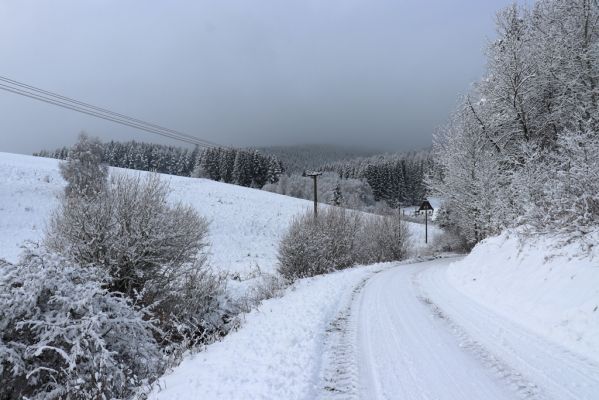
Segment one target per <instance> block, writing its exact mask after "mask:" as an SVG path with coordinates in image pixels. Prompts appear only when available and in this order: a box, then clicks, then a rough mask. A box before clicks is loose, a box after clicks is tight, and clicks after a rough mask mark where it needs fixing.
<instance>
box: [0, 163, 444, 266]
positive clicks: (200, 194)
mask: <svg viewBox="0 0 599 400" xmlns="http://www.w3.org/2000/svg"><path fill="white" fill-rule="evenodd" d="M58 163H59V161H58V160H54V159H49V158H41V157H33V156H25V155H20V154H10V153H1V152H0V258H4V259H6V260H8V261H13V262H14V261H16V260H17V258H18V255H19V253H20V246H21V245H22V244H23V242H24V241H26V240H40V239H41V238H42V237H43V230H44V227H45V224H46V221H47V220H48V217H49V216H50V214H51V212H52V210H53V209H54V208H55V207H56V206H57V205H58V196H59V195H60V193H61V191H62V190H63V188H64V185H65V182H64V180H63V179H62V177H61V176H60V173H59V170H58ZM110 171H111V173H115V172H121V173H129V174H137V173H141V174H146V173H147V172H140V171H132V170H126V169H120V168H111V169H110ZM162 178H163V179H165V180H167V181H168V182H169V183H170V187H171V189H172V195H171V199H172V200H173V201H181V202H183V203H187V204H190V205H192V206H193V207H194V208H195V209H197V210H198V212H199V213H200V214H201V215H203V216H205V217H206V218H208V219H209V220H210V221H211V224H210V241H211V243H212V247H211V250H210V252H211V262H212V264H213V265H214V267H215V268H217V269H219V270H224V271H229V272H237V273H239V274H240V275H242V277H243V275H247V274H249V273H250V272H252V271H255V270H256V267H259V268H260V270H261V271H262V272H272V271H274V269H275V267H276V261H277V259H276V254H277V246H278V243H279V241H280V239H281V237H282V235H283V234H284V233H285V232H286V230H287V227H288V225H289V223H290V221H291V219H292V218H293V216H295V215H297V214H298V213H301V212H303V211H305V210H311V209H312V202H310V201H307V200H302V199H296V198H293V197H288V196H283V195H279V194H275V193H270V192H266V191H262V190H257V189H249V188H244V187H240V186H236V185H229V184H225V183H220V182H215V181H211V180H207V179H197V178H186V177H179V176H172V175H162ZM429 228H430V229H431V231H430V232H429V233H430V235H432V236H434V235H435V234H436V233H438V229H437V228H436V227H429ZM410 232H412V234H413V235H414V244H415V245H417V247H419V248H422V246H424V227H423V226H422V225H419V224H410ZM432 236H429V239H430V238H431V237H432Z"/></svg>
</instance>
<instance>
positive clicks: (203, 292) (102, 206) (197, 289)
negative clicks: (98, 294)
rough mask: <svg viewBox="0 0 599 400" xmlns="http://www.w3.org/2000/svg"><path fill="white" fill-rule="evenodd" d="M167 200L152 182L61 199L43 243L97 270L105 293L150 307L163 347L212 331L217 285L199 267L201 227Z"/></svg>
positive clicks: (128, 182) (124, 183)
mask: <svg viewBox="0 0 599 400" xmlns="http://www.w3.org/2000/svg"><path fill="white" fill-rule="evenodd" d="M167 196H168V186H167V185H166V184H165V183H164V182H161V181H160V179H159V177H158V176H157V175H150V176H148V177H147V178H140V177H139V176H138V177H127V176H125V175H119V176H116V177H113V178H112V179H111V182H110V183H109V184H107V185H106V186H105V188H104V189H103V190H102V191H101V192H100V193H98V194H97V195H96V196H94V197H93V198H87V197H66V198H65V199H64V201H63V204H62V205H61V207H60V208H59V210H58V211H57V212H56V213H55V214H54V215H53V217H52V219H51V221H50V224H49V230H48V232H47V238H46V243H47V245H48V246H49V247H50V248H51V249H52V250H54V251H56V252H58V253H60V254H62V255H64V256H66V257H68V258H69V259H71V260H74V261H76V262H77V263H79V264H81V265H94V266H99V267H101V268H102V269H103V270H104V271H106V272H107V273H108V274H109V275H110V277H111V282H110V284H109V289H110V290H111V291H115V292H120V293H124V294H125V295H126V296H128V297H129V298H131V299H133V300H135V301H136V302H137V303H139V304H143V305H144V306H148V307H149V306H151V307H152V310H153V313H154V315H156V316H157V317H158V318H159V323H160V326H161V328H162V330H163V332H164V333H165V335H166V336H164V337H163V339H165V340H168V341H170V340H176V341H179V340H181V339H184V338H187V339H192V338H197V335H200V336H201V335H203V334H205V330H206V329H212V327H213V325H214V324H215V323H216V322H215V317H214V316H213V315H212V312H213V311H214V310H215V309H217V308H218V307H217V302H218V298H219V297H220V295H221V292H222V279H221V278H220V277H218V276H215V275H214V274H212V273H211V272H210V270H209V269H208V267H207V265H206V258H205V255H204V253H203V251H204V249H205V248H206V246H207V242H206V237H207V235H208V223H207V221H206V220H205V219H204V218H203V217H201V216H199V215H198V214H197V212H196V211H195V210H194V209H192V208H191V207H188V206H184V205H181V204H169V202H168V201H167ZM194 340H195V339H194Z"/></svg>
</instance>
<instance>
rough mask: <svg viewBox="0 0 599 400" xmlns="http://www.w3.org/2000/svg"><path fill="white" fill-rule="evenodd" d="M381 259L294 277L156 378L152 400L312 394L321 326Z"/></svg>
mask: <svg viewBox="0 0 599 400" xmlns="http://www.w3.org/2000/svg"><path fill="white" fill-rule="evenodd" d="M381 268H384V267H383V266H381V265H373V266H369V267H356V268H351V269H348V270H344V271H338V272H335V273H332V274H329V275H324V276H319V277H315V278H308V279H303V280H301V281H298V282H297V283H296V284H295V285H293V286H292V287H291V288H289V289H288V290H287V291H286V294H285V295H284V296H283V297H281V298H276V299H270V300H266V301H265V302H263V303H262V304H261V306H260V307H259V308H258V309H257V310H255V311H252V312H251V313H249V314H247V316H246V317H245V322H244V323H243V328H242V329H240V330H239V331H237V332H233V333H230V334H229V335H228V336H226V337H225V338H224V339H223V340H222V341H221V342H218V343H214V344H212V345H210V346H208V347H207V349H206V351H203V352H201V353H198V354H195V355H192V356H190V357H187V358H186V359H185V360H184V361H183V362H182V363H181V365H179V366H178V367H177V368H175V370H174V371H173V372H172V373H171V374H167V375H166V376H164V377H163V378H161V379H160V383H159V386H160V387H159V388H157V389H155V390H154V392H153V393H152V394H151V395H150V399H152V400H183V399H205V400H209V399H228V400H236V399H239V400H242V399H243V400H251V399H286V400H293V399H313V398H315V397H317V395H318V393H319V392H320V390H321V386H320V385H319V383H320V380H319V374H320V372H321V364H322V353H323V349H324V343H325V337H326V330H327V327H328V325H329V323H330V322H331V320H333V319H334V318H335V316H336V315H337V314H338V313H339V312H340V310H341V309H342V308H343V307H345V306H347V303H348V302H349V301H350V299H351V295H352V289H353V288H354V287H355V286H356V285H358V284H359V283H360V282H361V281H363V280H364V279H366V278H367V277H368V276H369V275H370V274H371V273H372V271H374V270H375V269H381Z"/></svg>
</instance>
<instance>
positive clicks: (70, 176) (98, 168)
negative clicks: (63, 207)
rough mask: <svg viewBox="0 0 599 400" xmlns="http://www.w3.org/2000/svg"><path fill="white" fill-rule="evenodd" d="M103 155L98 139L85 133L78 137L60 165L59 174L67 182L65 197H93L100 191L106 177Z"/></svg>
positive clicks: (106, 170) (106, 171)
mask: <svg viewBox="0 0 599 400" xmlns="http://www.w3.org/2000/svg"><path fill="white" fill-rule="evenodd" d="M103 153H104V149H103V147H102V143H101V142H100V140H99V139H97V138H90V137H89V136H87V135H86V134H85V133H81V134H80V135H79V139H78V141H77V143H75V145H74V146H73V147H72V148H71V149H70V150H69V155H68V156H67V159H66V161H64V162H62V163H60V174H61V175H62V177H63V178H64V179H65V180H66V181H67V186H66V189H65V191H66V194H67V196H93V195H95V194H97V193H98V192H100V191H101V190H102V188H103V186H104V184H105V183H106V178H107V176H108V167H107V166H106V165H105V164H103V162H102V157H103Z"/></svg>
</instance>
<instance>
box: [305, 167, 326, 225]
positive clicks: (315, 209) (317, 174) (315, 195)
mask: <svg viewBox="0 0 599 400" xmlns="http://www.w3.org/2000/svg"><path fill="white" fill-rule="evenodd" d="M320 175H322V172H306V176H310V177H312V179H314V218H315V219H316V217H318V185H317V183H316V180H317V178H318V177H319V176H320Z"/></svg>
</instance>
